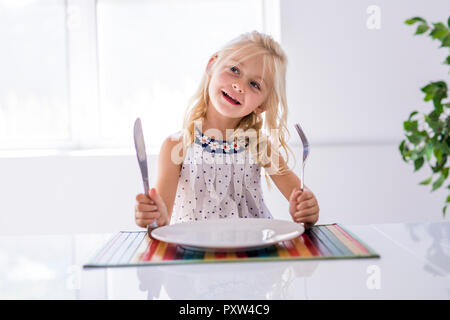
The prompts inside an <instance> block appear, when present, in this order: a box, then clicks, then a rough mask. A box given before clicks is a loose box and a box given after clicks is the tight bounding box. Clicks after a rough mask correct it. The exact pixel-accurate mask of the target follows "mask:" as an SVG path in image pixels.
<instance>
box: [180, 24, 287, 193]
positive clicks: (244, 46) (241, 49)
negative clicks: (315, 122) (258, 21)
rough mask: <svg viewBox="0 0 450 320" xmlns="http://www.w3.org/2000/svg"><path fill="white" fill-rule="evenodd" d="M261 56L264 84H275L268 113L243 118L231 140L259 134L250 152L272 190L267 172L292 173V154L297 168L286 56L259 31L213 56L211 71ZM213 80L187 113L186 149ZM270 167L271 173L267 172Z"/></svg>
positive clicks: (203, 111) (202, 84) (267, 103)
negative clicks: (292, 145)
mask: <svg viewBox="0 0 450 320" xmlns="http://www.w3.org/2000/svg"><path fill="white" fill-rule="evenodd" d="M258 55H262V57H263V64H264V65H263V77H264V79H265V81H267V80H269V82H271V84H272V85H271V86H269V89H270V92H269V94H268V97H267V100H266V101H265V102H264V106H265V112H264V113H263V114H259V113H255V112H252V113H250V114H248V115H247V116H245V117H243V118H242V119H241V120H240V122H239V123H238V125H237V126H236V128H233V129H234V133H233V135H232V138H236V137H239V136H240V135H247V134H248V132H253V133H256V137H254V138H256V139H252V138H251V139H250V141H251V142H250V150H251V152H252V154H253V156H254V159H255V160H256V162H257V163H258V164H260V165H261V166H263V167H264V168H265V169H266V170H265V177H266V181H267V184H268V187H269V189H270V180H269V175H268V171H269V173H270V174H284V173H285V172H286V171H287V170H289V167H288V162H289V153H291V154H292V158H293V159H294V166H295V156H294V154H293V152H292V149H291V148H290V147H289V146H288V145H287V143H286V140H287V139H288V138H289V137H290V134H289V130H288V129H287V116H288V106H287V99H286V66H287V57H286V54H285V53H284V51H283V49H282V48H281V46H280V45H279V44H278V43H277V42H276V41H275V40H274V39H273V38H272V37H271V36H269V35H266V34H263V33H259V32H257V31H253V32H249V33H244V34H242V35H240V36H239V37H237V38H235V39H233V40H232V41H230V42H229V43H227V44H226V45H225V46H224V47H223V48H222V49H221V50H219V51H218V52H216V53H214V55H213V56H216V62H215V63H214V65H213V66H212V70H211V72H213V70H214V69H215V68H217V67H220V66H222V65H223V64H224V63H226V62H227V61H228V60H230V59H233V60H236V61H239V62H241V61H245V60H246V59H249V58H251V57H254V56H258ZM265 74H267V77H265ZM210 79H211V77H210V76H209V75H208V72H205V73H204V74H203V77H202V79H201V82H200V85H199V87H198V89H197V91H196V92H195V94H194V95H193V97H192V98H191V100H190V103H189V108H188V109H187V111H186V113H185V116H184V122H183V130H182V137H183V139H182V140H183V150H185V148H186V147H188V146H189V145H191V144H192V143H194V138H195V124H196V123H198V122H199V121H203V120H204V119H205V116H206V109H207V106H208V103H209V99H210V98H209V95H208V87H209V83H210ZM263 125H264V128H263ZM280 150H283V151H284V154H285V157H284V158H285V159H286V161H285V163H284V165H282V166H280V165H279V161H278V160H279V155H280V152H279V151H280ZM183 153H184V154H185V152H183ZM268 165H269V166H270V170H267V166H268Z"/></svg>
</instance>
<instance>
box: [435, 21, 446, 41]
mask: <svg viewBox="0 0 450 320" xmlns="http://www.w3.org/2000/svg"><path fill="white" fill-rule="evenodd" d="M433 26H434V29H433V30H432V31H431V32H430V36H431V37H432V38H433V39H439V40H442V39H443V38H444V37H445V36H446V35H447V34H448V33H449V32H450V31H449V30H448V29H447V27H446V26H445V24H443V23H442V22H438V23H433Z"/></svg>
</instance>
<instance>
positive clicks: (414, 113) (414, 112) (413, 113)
mask: <svg viewBox="0 0 450 320" xmlns="http://www.w3.org/2000/svg"><path fill="white" fill-rule="evenodd" d="M449 57H450V56H449ZM418 113H419V112H418V111H413V112H411V114H410V115H409V118H408V120H409V121H411V119H412V117H414V116H415V115H416V114H418Z"/></svg>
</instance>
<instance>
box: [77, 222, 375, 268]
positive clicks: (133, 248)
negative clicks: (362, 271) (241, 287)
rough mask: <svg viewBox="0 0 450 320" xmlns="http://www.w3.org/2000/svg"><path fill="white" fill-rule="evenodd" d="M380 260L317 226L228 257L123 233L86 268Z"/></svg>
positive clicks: (348, 236)
mask: <svg viewBox="0 0 450 320" xmlns="http://www.w3.org/2000/svg"><path fill="white" fill-rule="evenodd" d="M379 257H380V256H379V255H378V254H377V253H376V252H374V251H373V250H372V249H371V248H370V247H368V246H367V245H366V244H364V243H363V242H362V241H361V240H359V239H358V238H357V237H356V236H355V235H354V234H352V233H351V232H349V231H348V230H346V229H344V227H342V226H340V225H338V224H329V225H317V226H314V227H312V228H310V229H308V230H307V231H305V232H304V233H303V234H302V235H301V236H300V237H298V238H295V239H294V240H290V241H283V242H279V243H278V244H277V245H274V246H270V247H266V248H264V249H259V250H251V251H244V252H226V253H225V252H202V251H192V250H188V249H185V248H183V247H181V246H179V245H176V244H172V243H167V242H163V241H159V240H156V239H152V238H150V237H149V236H148V234H147V232H145V231H135V232H125V231H121V232H119V233H117V234H116V235H114V236H113V237H112V238H111V239H110V240H109V241H108V242H107V243H106V244H105V245H104V246H103V247H102V248H101V249H100V250H99V251H98V252H97V253H96V254H95V255H94V256H93V257H92V259H91V260H90V261H89V262H88V263H87V264H85V265H84V267H85V268H91V267H125V266H142V265H161V264H183V263H207V262H241V261H242V262H244V261H273V260H311V259H352V258H379Z"/></svg>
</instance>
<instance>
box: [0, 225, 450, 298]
mask: <svg viewBox="0 0 450 320" xmlns="http://www.w3.org/2000/svg"><path fill="white" fill-rule="evenodd" d="M345 227H346V228H347V229H348V230H350V231H351V232H353V233H354V234H355V235H357V236H358V237H359V238H360V239H361V240H362V241H363V242H365V243H366V244H368V245H369V246H370V247H371V248H372V249H374V250H375V251H376V252H377V253H379V254H380V256H381V257H380V258H376V259H346V260H309V261H304V260H303V261H264V262H234V263H229V262H228V263H213V264H209V263H204V264H185V265H157V266H142V267H122V268H93V269H83V267H82V266H83V264H84V263H86V262H87V261H88V260H89V258H90V257H91V256H92V255H93V254H94V253H95V252H96V250H98V249H99V248H100V247H101V246H102V245H103V244H104V243H106V241H108V240H109V239H110V237H111V236H112V234H83V235H54V236H23V237H15V236H14V237H13V236H3V237H0V299H220V300H224V299H449V298H450V278H449V273H450V223H449V222H436V223H417V224H415V223H404V224H377V225H353V226H352V225H345Z"/></svg>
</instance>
